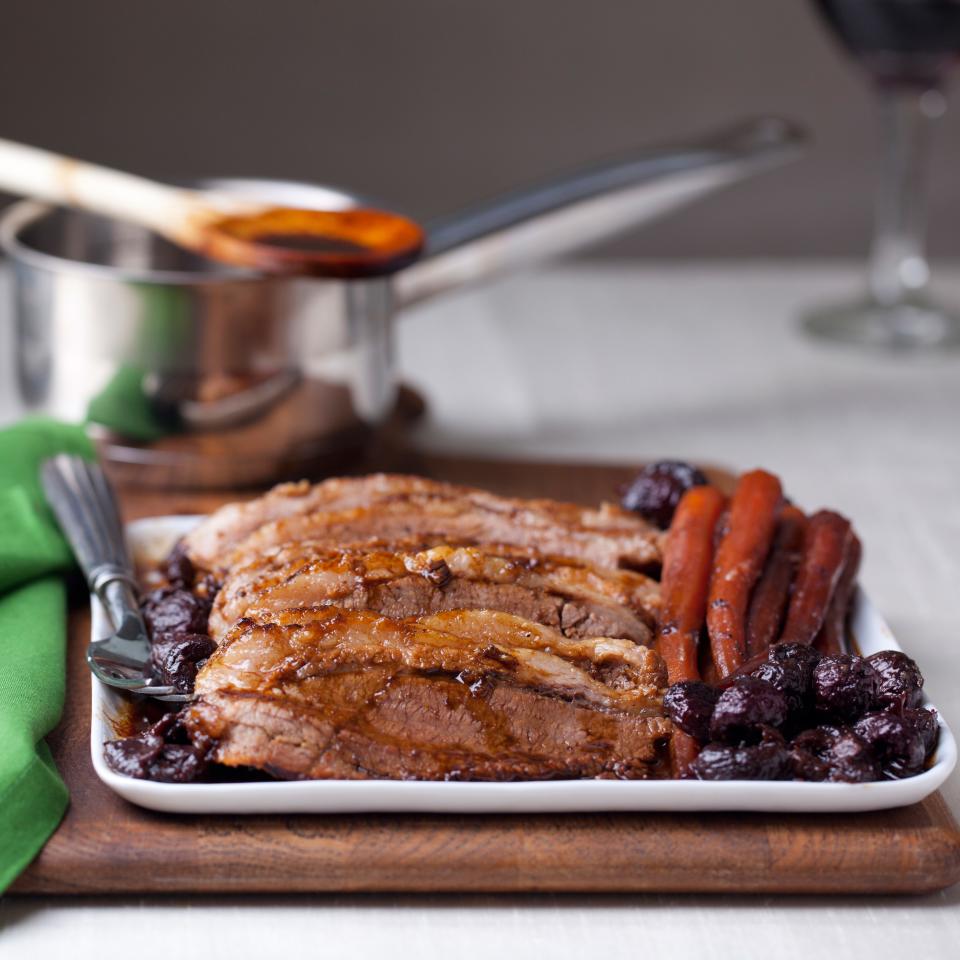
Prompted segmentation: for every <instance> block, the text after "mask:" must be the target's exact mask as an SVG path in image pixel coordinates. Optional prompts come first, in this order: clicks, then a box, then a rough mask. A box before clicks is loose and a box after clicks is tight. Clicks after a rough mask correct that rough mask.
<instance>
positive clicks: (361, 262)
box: [200, 207, 424, 278]
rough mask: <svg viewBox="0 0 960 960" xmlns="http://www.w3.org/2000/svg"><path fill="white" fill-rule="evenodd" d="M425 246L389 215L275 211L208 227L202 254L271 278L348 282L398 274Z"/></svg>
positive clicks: (410, 227)
mask: <svg viewBox="0 0 960 960" xmlns="http://www.w3.org/2000/svg"><path fill="white" fill-rule="evenodd" d="M423 244H424V234H423V231H422V230H421V228H420V227H419V226H418V225H417V224H416V223H414V222H413V221H412V220H408V219H407V218H406V217H402V216H400V215H399V214H395V213H389V212H387V211H385V210H374V209H369V208H363V207H360V208H354V209H349V210H302V209H294V208H287V207H276V208H270V209H267V210H264V211H261V212H258V213H254V214H245V215H235V216H226V217H222V218H221V219H218V220H213V221H212V222H209V223H207V224H205V225H204V227H203V232H202V239H201V243H200V248H201V251H202V252H203V253H205V254H207V255H208V256H211V257H214V258H216V259H218V260H225V261H228V262H230V263H233V264H236V265H237V266H243V267H251V268H253V269H256V270H262V271H264V272H268V273H274V274H288V275H301V276H321V277H341V278H348V277H372V276H378V275H382V274H388V273H393V272H394V271H396V270H400V269H401V268H402V267H405V266H407V264H409V263H412V262H413V261H414V260H416V258H417V257H418V256H419V254H420V251H421V250H422V249H423Z"/></svg>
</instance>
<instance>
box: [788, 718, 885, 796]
mask: <svg viewBox="0 0 960 960" xmlns="http://www.w3.org/2000/svg"><path fill="white" fill-rule="evenodd" d="M791 759H792V762H793V775H794V777H796V779H798V780H829V781H833V782H836V783H869V782H871V781H873V780H879V779H880V776H881V774H880V764H879V762H878V761H877V758H876V757H875V756H874V754H873V751H872V750H871V749H870V747H869V745H868V744H867V743H865V742H864V741H863V740H862V739H861V738H860V737H858V736H857V735H856V734H855V733H854V732H853V731H852V730H850V729H849V728H848V727H832V726H820V727H815V728H814V729H813V730H805V731H804V732H803V733H801V734H799V735H798V736H797V737H795V738H794V741H793V745H792V749H791Z"/></svg>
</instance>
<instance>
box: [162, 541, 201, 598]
mask: <svg viewBox="0 0 960 960" xmlns="http://www.w3.org/2000/svg"><path fill="white" fill-rule="evenodd" d="M163 573H164V575H165V576H166V578H167V580H168V581H169V583H170V586H172V587H181V588H184V589H188V590H189V589H190V587H192V586H193V582H194V580H195V579H196V576H197V571H196V568H195V567H194V565H193V561H192V560H191V559H190V557H189V556H187V551H186V549H184V546H183V544H182V543H178V544H177V545H176V546H175V547H174V548H173V550H171V551H170V555H169V556H168V557H167V559H166V562H165V563H164V569H163Z"/></svg>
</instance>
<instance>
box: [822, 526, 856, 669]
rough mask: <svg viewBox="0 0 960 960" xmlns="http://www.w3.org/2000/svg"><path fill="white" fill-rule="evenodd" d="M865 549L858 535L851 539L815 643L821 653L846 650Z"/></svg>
mask: <svg viewBox="0 0 960 960" xmlns="http://www.w3.org/2000/svg"><path fill="white" fill-rule="evenodd" d="M862 553H863V548H862V546H861V544H860V539H859V538H858V537H857V535H856V534H853V536H852V537H851V539H850V544H849V546H848V549H847V556H846V559H845V560H844V564H843V572H842V573H841V574H840V579H839V580H838V581H837V586H836V588H835V589H834V591H833V596H832V597H831V598H830V606H829V607H827V615H826V617H825V618H824V621H823V626H822V627H821V628H820V632H819V633H818V634H817V639H816V640H815V641H814V644H815V645H816V648H817V649H818V650H819V651H820V652H821V653H843V652H844V650H845V649H846V646H847V644H846V631H847V616H848V615H849V613H850V601H851V600H852V599H853V591H854V589H855V588H856V586H857V574H858V573H859V572H860V558H861V556H862Z"/></svg>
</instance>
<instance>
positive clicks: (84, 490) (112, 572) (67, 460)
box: [41, 453, 146, 639]
mask: <svg viewBox="0 0 960 960" xmlns="http://www.w3.org/2000/svg"><path fill="white" fill-rule="evenodd" d="M41 480H42V483H43V489H44V492H45V493H46V495H47V501H48V502H49V504H50V506H51V508H52V509H53V512H54V514H55V515H56V518H57V520H58V521H59V523H60V528H61V529H62V530H63V534H64V536H65V537H66V538H67V542H68V543H69V544H70V546H71V548H72V549H73V552H74V555H75V556H76V558H77V562H78V563H79V564H80V569H81V570H83V573H84V576H85V577H86V578H87V585H88V586H89V587H90V591H91V593H93V594H95V595H96V597H97V598H98V599H99V600H100V602H101V603H102V604H103V606H104V608H105V609H106V611H107V615H108V616H109V617H110V621H111V623H112V624H113V629H114V631H115V632H117V633H119V634H122V635H126V636H129V638H130V639H133V638H134V637H136V636H137V635H138V634H139V635H140V636H143V637H145V636H146V628H145V626H144V623H143V618H142V617H141V615H140V608H139V605H138V603H137V582H136V579H135V576H134V571H133V564H132V563H131V561H130V555H129V553H128V552H127V545H126V541H125V540H124V536H123V524H122V522H121V520H120V511H119V509H118V507H117V499H116V496H115V494H114V492H113V489H112V487H111V486H110V483H109V481H108V480H107V478H106V475H105V474H104V472H103V470H102V469H101V468H100V466H99V465H98V464H96V463H91V462H90V461H89V460H85V459H84V458H83V457H77V456H72V455H69V454H65V453H62V454H59V455H58V456H56V457H53V458H52V459H51V460H47V461H46V462H45V463H44V464H43V466H42V468H41Z"/></svg>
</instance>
